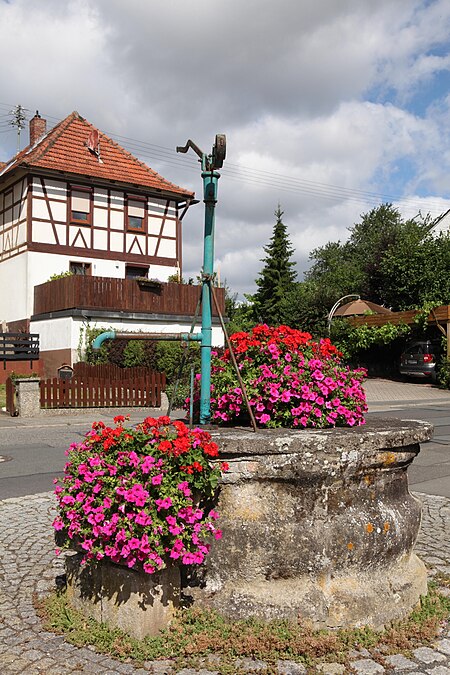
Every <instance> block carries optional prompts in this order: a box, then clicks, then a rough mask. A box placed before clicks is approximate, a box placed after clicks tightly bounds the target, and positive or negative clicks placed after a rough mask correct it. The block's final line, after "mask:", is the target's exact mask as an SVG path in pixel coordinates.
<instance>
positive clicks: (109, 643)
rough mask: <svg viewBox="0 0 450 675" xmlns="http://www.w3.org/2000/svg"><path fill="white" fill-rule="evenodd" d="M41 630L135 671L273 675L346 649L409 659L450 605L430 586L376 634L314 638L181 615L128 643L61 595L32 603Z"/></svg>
mask: <svg viewBox="0 0 450 675" xmlns="http://www.w3.org/2000/svg"><path fill="white" fill-rule="evenodd" d="M35 604H36V608H37V610H38V613H39V615H40V616H41V618H42V620H43V623H44V626H45V628H46V629H47V630H51V631H54V632H57V633H60V634H64V636H65V639H66V640H67V641H68V642H70V643H72V644H74V645H77V646H80V647H81V646H85V645H92V646H94V647H95V649H96V650H97V651H99V652H101V653H105V654H109V655H111V656H113V657H115V658H118V659H122V660H124V659H126V660H127V661H130V662H133V663H135V664H136V665H138V666H141V665H142V664H143V663H144V661H147V660H150V661H151V660H154V659H173V660H174V665H175V666H176V667H177V668H183V667H184V668H196V667H197V668H199V667H207V666H205V659H207V657H208V655H211V654H214V655H219V656H220V663H218V664H216V663H214V666H213V669H214V670H216V671H218V672H219V673H221V675H229V674H231V673H236V674H237V673H239V672H240V671H239V669H236V666H235V660H236V659H237V658H243V657H253V658H257V659H262V660H264V661H265V662H266V663H267V664H268V670H267V671H265V672H266V673H267V674H269V673H276V672H277V671H276V663H277V660H278V659H289V660H292V661H296V662H298V663H302V664H303V665H305V666H306V667H307V668H308V667H311V668H312V667H313V665H314V663H316V662H318V661H321V662H323V661H333V662H339V663H348V652H349V650H351V649H361V648H366V649H368V650H369V651H370V652H371V654H372V657H373V658H374V659H375V660H377V661H378V662H380V663H383V655H386V654H393V653H399V652H403V653H406V654H408V653H409V652H410V651H411V650H412V649H415V648H416V647H418V646H421V645H427V644H431V642H432V641H433V639H434V638H435V637H436V636H437V635H438V634H439V631H440V628H441V627H442V624H443V622H445V621H448V619H449V618H450V598H447V597H444V596H443V595H440V594H439V592H438V590H437V585H436V584H434V583H430V586H429V592H428V595H427V596H425V597H423V598H422V599H421V603H420V607H419V608H418V609H416V610H415V611H414V612H413V613H412V614H411V615H410V617H409V618H408V619H406V620H404V621H401V622H398V623H396V624H394V625H392V626H391V627H390V628H388V629H385V630H383V631H374V630H372V629H369V628H362V629H348V630H335V631H325V630H323V631H317V630H313V629H312V628H310V627H309V626H308V625H307V624H304V623H301V622H294V621H272V622H270V623H263V622H261V621H259V620H257V619H250V620H246V621H236V622H232V621H228V620H226V619H224V618H223V617H221V616H220V615H218V614H216V613H215V612H206V611H202V610H198V609H184V610H182V611H180V612H179V613H178V615H177V616H176V618H175V620H174V621H173V623H172V624H171V626H170V627H169V628H167V629H166V630H164V631H162V632H161V633H160V634H159V635H158V636H156V637H147V638H145V639H144V640H142V641H139V640H135V639H133V638H131V637H129V636H128V635H126V634H125V633H123V632H122V631H120V630H118V629H109V628H108V627H107V626H106V625H104V624H99V623H97V622H96V621H94V620H93V619H86V618H85V617H83V616H82V615H81V614H80V613H79V612H77V611H76V610H74V609H72V608H71V607H70V606H69V605H68V603H67V600H66V596H65V593H59V594H56V593H55V594H53V595H51V596H49V597H47V598H46V599H44V600H40V601H36V603H35Z"/></svg>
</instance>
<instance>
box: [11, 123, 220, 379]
mask: <svg viewBox="0 0 450 675" xmlns="http://www.w3.org/2000/svg"><path fill="white" fill-rule="evenodd" d="M192 203H195V199H194V194H193V193H192V192H189V191H187V190H185V189H183V188H181V187H179V186H177V185H175V184H173V183H171V182H169V181H167V180H166V179H164V178H163V177H162V176H160V175H159V174H157V173H156V172H155V171H153V170H152V169H150V168H149V167H147V166H146V165H145V164H143V163H142V162H140V161H139V160H138V159H136V158H135V157H133V156H132V155H131V154H130V153H128V152H127V151H126V150H124V149H123V148H121V147H120V146H119V145H118V144H117V143H115V142H114V141H112V140H111V139H110V138H108V137H107V136H106V135H105V134H103V133H102V132H100V131H98V130H97V129H95V128H94V127H93V126H92V125H91V124H89V122H87V121H86V120H84V119H83V118H82V117H81V116H80V115H79V114H78V113H76V112H73V113H72V114H71V115H69V116H68V117H67V118H66V119H64V120H63V121H62V122H60V123H59V124H58V125H57V126H56V127H54V128H53V129H52V130H51V131H49V132H47V129H46V122H45V120H43V119H42V118H41V117H40V116H39V114H38V113H37V114H36V115H35V117H34V118H33V119H32V120H31V121H30V144H29V146H28V147H27V148H25V150H23V151H21V152H20V153H19V154H18V155H17V156H16V157H14V158H13V160H11V161H10V162H9V163H6V164H3V165H0V287H1V289H2V293H1V295H0V321H1V322H2V326H3V330H9V331H10V332H18V331H19V332H36V333H39V335H40V343H41V355H42V364H41V366H42V368H43V370H44V371H45V373H46V374H49V375H51V374H56V369H57V367H59V366H60V365H61V363H62V362H65V363H70V364H72V363H73V362H74V361H76V360H77V359H78V358H79V351H80V350H79V346H80V334H81V333H80V331H82V329H83V327H84V328H85V327H86V325H88V324H89V325H97V326H103V327H105V329H106V328H113V329H116V330H120V331H123V330H129V331H134V332H161V331H167V332H174V331H177V330H178V329H179V330H182V331H185V330H189V327H190V324H191V320H192V314H193V313H194V311H195V305H196V302H195V297H196V296H197V294H198V289H197V288H196V287H191V288H190V289H189V290H185V291H184V294H185V295H184V296H183V298H184V300H181V295H182V291H181V290H177V289H176V288H173V287H175V286H180V284H173V283H168V284H167V283H164V282H167V281H168V279H169V278H173V277H174V276H178V277H179V278H181V274H182V220H183V216H184V214H185V213H186V211H187V209H188V208H189V206H190V205H191V204H192ZM199 266H200V261H199ZM66 275H67V278H65V276H66ZM54 276H60V277H61V278H60V279H54V280H53V281H52V280H51V277H54ZM77 277H84V280H83V282H81V281H80V279H77ZM98 278H101V279H102V280H103V283H99V282H98ZM146 278H147V279H157V280H159V282H163V283H162V284H159V285H157V286H155V287H154V288H153V289H152V288H150V287H147V289H145V288H144V287H142V285H141V286H138V283H137V282H136V279H138V280H144V279H146ZM96 279H97V282H96V281H95V280H96ZM106 280H111V281H110V282H109V285H110V287H111V288H112V286H114V284H115V289H116V291H115V293H116V295H115V296H114V293H113V294H112V295H111V288H110V289H109V295H108V288H107V284H106ZM120 280H121V281H120ZM80 283H82V284H83V287H81V286H80ZM121 291H122V294H125V295H126V298H125V301H124V299H123V297H122V299H120V292H121ZM117 293H119V295H117ZM143 293H146V297H145V296H143V295H142V294H143ZM180 293H181V295H180ZM58 294H59V295H58ZM152 294H153V295H154V296H155V297H152ZM164 294H166V296H167V297H166V299H165V300H164ZM186 294H187V295H189V294H191V296H192V300H191V301H189V302H188V301H187V300H186V298H187V295H186ZM56 296H57V297H58V298H59V302H58V303H57V305H56V306H57V309H55V304H54V301H55V297H56ZM113 296H114V297H113ZM156 296H157V298H158V299H157V300H156V301H155V298H156ZM45 298H47V301H46V300H45ZM170 298H172V301H171V302H170ZM214 337H215V342H216V343H217V344H220V343H221V342H222V339H223V336H222V334H221V331H220V329H219V327H218V326H216V329H215V336H214Z"/></svg>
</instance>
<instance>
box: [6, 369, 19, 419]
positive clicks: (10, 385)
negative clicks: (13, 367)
mask: <svg viewBox="0 0 450 675" xmlns="http://www.w3.org/2000/svg"><path fill="white" fill-rule="evenodd" d="M6 412H9V414H10V415H11V417H14V416H15V415H17V408H16V387H15V384H14V382H13V381H12V379H11V378H10V377H8V379H7V380H6Z"/></svg>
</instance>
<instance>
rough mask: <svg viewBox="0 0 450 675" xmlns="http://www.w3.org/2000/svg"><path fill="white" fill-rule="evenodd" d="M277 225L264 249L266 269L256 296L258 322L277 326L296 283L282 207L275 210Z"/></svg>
mask: <svg viewBox="0 0 450 675" xmlns="http://www.w3.org/2000/svg"><path fill="white" fill-rule="evenodd" d="M275 217H276V219H277V220H276V223H275V225H274V228H273V233H272V237H271V239H270V242H269V243H268V244H267V246H265V247H264V252H265V253H266V257H265V258H262V260H261V262H263V263H264V267H263V269H262V270H261V272H259V275H258V279H256V285H257V287H258V290H257V291H256V293H255V295H254V296H253V297H252V300H253V309H254V317H255V320H256V321H258V322H260V321H262V322H263V323H267V324H269V325H272V326H275V325H277V324H280V323H282V322H283V320H284V314H285V303H284V302H283V300H284V298H285V296H286V294H287V293H288V292H289V291H291V290H292V287H293V284H294V282H295V280H296V276H297V275H296V272H295V270H294V269H293V267H294V266H295V262H293V261H291V260H290V258H291V256H292V254H293V253H294V249H293V248H292V246H291V242H290V241H289V239H288V234H287V228H286V225H284V223H283V221H282V217H283V211H282V210H281V208H280V205H278V208H277V210H276V211H275Z"/></svg>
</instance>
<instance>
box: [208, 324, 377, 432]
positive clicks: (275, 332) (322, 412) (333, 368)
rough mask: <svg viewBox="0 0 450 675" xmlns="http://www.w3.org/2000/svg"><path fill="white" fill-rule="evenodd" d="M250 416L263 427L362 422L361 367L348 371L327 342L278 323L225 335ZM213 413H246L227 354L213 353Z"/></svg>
mask: <svg viewBox="0 0 450 675" xmlns="http://www.w3.org/2000/svg"><path fill="white" fill-rule="evenodd" d="M230 341H231V343H232V347H233V351H234V353H235V356H236V361H237V363H238V366H239V370H240V373H241V376H242V379H243V381H244V384H245V385H246V389H247V395H248V398H249V401H250V405H251V406H252V407H253V410H254V415H255V418H256V420H257V422H258V424H259V425H260V426H263V427H298V428H305V427H316V428H324V427H337V426H340V427H343V426H355V425H361V424H364V413H365V412H367V405H366V398H365V393H364V390H363V388H362V385H361V382H362V380H363V379H364V377H365V375H366V371H365V370H363V369H357V370H350V369H349V368H348V367H346V366H345V365H343V364H342V363H341V353H340V352H339V351H338V350H337V348H336V347H335V346H334V345H332V344H331V342H330V340H329V339H328V338H327V339H321V340H320V341H319V342H316V341H314V340H312V337H311V335H310V334H309V333H303V332H301V331H299V330H295V329H292V328H289V327H288V326H278V327H277V328H270V327H268V326H266V325H259V326H255V327H254V328H253V329H252V330H251V331H250V332H249V333H243V332H242V333H235V334H234V335H232V336H231V337H230ZM211 382H212V401H211V404H212V416H213V419H215V420H217V421H218V422H237V421H238V420H239V418H240V417H242V415H245V412H246V408H245V403H244V401H243V396H242V390H241V388H240V387H239V386H237V384H238V383H237V379H236V373H235V370H234V368H233V365H232V362H231V357H230V352H229V350H228V349H226V350H225V351H224V352H223V353H219V352H214V357H213V362H212V373H211Z"/></svg>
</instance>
